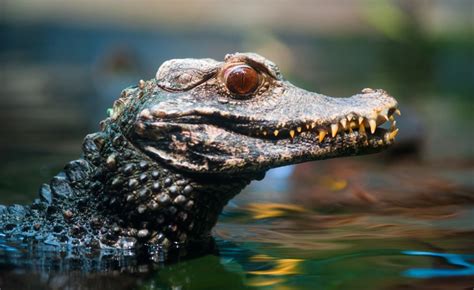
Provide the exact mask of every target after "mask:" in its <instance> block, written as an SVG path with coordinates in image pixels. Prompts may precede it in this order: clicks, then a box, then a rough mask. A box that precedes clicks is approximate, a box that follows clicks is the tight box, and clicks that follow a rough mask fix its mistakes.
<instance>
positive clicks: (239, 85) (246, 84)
mask: <svg viewBox="0 0 474 290" xmlns="http://www.w3.org/2000/svg"><path fill="white" fill-rule="evenodd" d="M224 79H225V83H226V86H227V88H228V89H229V91H231V92H232V93H234V94H238V95H248V94H251V93H253V92H255V90H256V89H257V87H258V85H259V77H258V73H257V71H256V70H254V69H253V68H252V67H250V66H248V65H237V66H233V67H231V68H229V69H227V71H226V72H225V74H224Z"/></svg>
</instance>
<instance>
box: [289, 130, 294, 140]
mask: <svg viewBox="0 0 474 290" xmlns="http://www.w3.org/2000/svg"><path fill="white" fill-rule="evenodd" d="M290 136H291V138H292V139H293V138H294V137H295V130H290Z"/></svg>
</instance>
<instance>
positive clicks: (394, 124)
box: [390, 120, 397, 128]
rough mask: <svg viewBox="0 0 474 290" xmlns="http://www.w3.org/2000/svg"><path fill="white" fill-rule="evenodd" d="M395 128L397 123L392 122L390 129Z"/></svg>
mask: <svg viewBox="0 0 474 290" xmlns="http://www.w3.org/2000/svg"><path fill="white" fill-rule="evenodd" d="M396 126H397V121H395V120H393V121H392V124H391V125H390V128H395V127H396Z"/></svg>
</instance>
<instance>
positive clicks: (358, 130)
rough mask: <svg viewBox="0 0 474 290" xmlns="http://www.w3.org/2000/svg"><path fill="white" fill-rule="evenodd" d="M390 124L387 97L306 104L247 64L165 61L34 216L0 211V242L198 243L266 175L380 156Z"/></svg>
mask: <svg viewBox="0 0 474 290" xmlns="http://www.w3.org/2000/svg"><path fill="white" fill-rule="evenodd" d="M397 113H399V111H398V109H397V102H396V100H395V99H394V98H393V97H391V96H389V95H388V94H387V93H386V92H385V91H383V90H373V89H364V90H362V92H361V93H359V94H356V95H353V96H351V97H347V98H333V97H328V96H325V95H322V94H318V93H313V92H309V91H306V90H304V89H301V88H298V87H296V86H294V85H293V84H291V83H290V82H288V81H286V80H285V79H284V78H283V76H282V74H281V73H280V70H279V69H278V67H277V66H276V65H275V64H274V63H272V62H271V61H269V60H267V59H265V58H264V57H262V56H260V55H257V54H254V53H235V54H229V55H227V56H226V57H225V59H224V61H222V62H221V61H216V60H213V59H173V60H169V61H166V62H165V63H163V64H162V65H161V67H160V68H159V69H158V72H157V74H156V77H155V78H154V79H151V80H148V81H140V82H139V84H138V85H137V86H134V87H129V88H127V89H125V90H124V91H123V92H122V94H121V95H120V97H119V99H118V100H117V101H115V103H114V105H113V108H112V109H111V110H110V116H109V117H108V118H107V119H105V120H104V121H102V122H101V130H100V131H99V132H97V133H93V134H90V135H88V136H86V138H85V140H84V143H83V155H82V156H81V158H79V159H78V160H75V161H72V162H70V163H69V164H67V165H66V166H65V168H64V170H63V171H62V172H60V173H59V174H58V175H57V176H55V177H53V179H52V180H51V181H50V182H49V183H48V184H44V185H43V186H41V188H40V197H39V198H38V199H37V200H35V202H34V203H33V204H32V205H30V206H20V205H12V206H8V207H6V206H0V233H3V234H4V235H5V236H6V237H8V238H11V239H33V240H35V241H38V242H42V243H47V244H52V245H59V246H60V245H68V246H86V247H92V248H109V247H112V248H122V249H123V248H125V249H131V248H134V247H137V246H141V245H148V246H157V247H159V248H163V249H167V248H170V247H173V246H182V245H186V244H189V243H190V242H194V241H200V240H205V239H208V238H209V237H210V232H211V229H212V227H213V226H214V225H215V224H216V222H217V219H218V216H219V214H220V212H221V211H222V208H223V207H224V206H225V205H226V204H227V202H228V201H229V200H230V199H231V198H232V197H234V196H235V195H236V194H238V193H239V191H240V190H241V189H242V188H243V187H245V186H246V185H247V184H248V183H249V182H250V181H252V180H254V179H261V178H263V177H264V175H265V171H267V170H268V169H270V168H274V167H278V166H283V165H288V164H294V163H300V162H306V161H312V160H319V159H326V158H333V157H340V156H349V155H359V154H366V153H373V152H378V151H380V150H382V149H384V148H386V147H387V146H389V145H391V144H392V143H393V142H394V138H395V136H396V134H397V132H398V129H397V128H396V126H395V125H396V122H395V120H394V116H395V115H396V114H397Z"/></svg>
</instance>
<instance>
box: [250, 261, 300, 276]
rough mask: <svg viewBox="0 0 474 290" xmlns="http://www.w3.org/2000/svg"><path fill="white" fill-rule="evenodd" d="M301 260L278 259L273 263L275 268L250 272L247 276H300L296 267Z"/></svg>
mask: <svg viewBox="0 0 474 290" xmlns="http://www.w3.org/2000/svg"><path fill="white" fill-rule="evenodd" d="M302 261H303V260H302V259H278V260H276V261H275V267H273V268H272V269H268V270H261V271H250V272H248V273H249V274H253V275H272V276H273V275H275V276H278V275H294V274H300V273H301V271H300V269H298V265H299V264H300V263H301V262H302Z"/></svg>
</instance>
